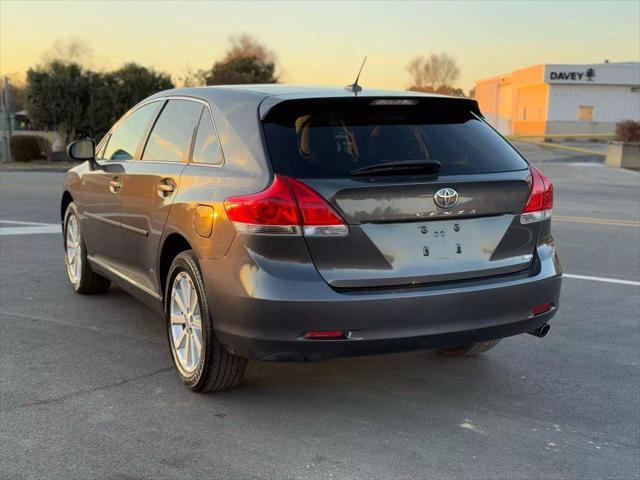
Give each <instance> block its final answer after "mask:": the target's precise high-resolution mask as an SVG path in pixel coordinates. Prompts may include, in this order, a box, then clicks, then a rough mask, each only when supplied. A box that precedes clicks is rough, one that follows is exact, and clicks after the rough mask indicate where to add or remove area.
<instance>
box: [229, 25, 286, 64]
mask: <svg viewBox="0 0 640 480" xmlns="http://www.w3.org/2000/svg"><path fill="white" fill-rule="evenodd" d="M229 41H230V42H231V46H230V47H229V50H227V54H226V55H225V57H224V59H225V61H228V60H237V59H239V58H248V57H254V58H256V59H257V60H259V61H260V62H262V63H265V64H268V63H273V64H275V63H276V55H275V53H273V51H272V50H270V49H269V48H267V47H266V46H265V45H263V44H261V43H260V42H259V41H258V40H256V39H255V38H254V37H252V36H251V35H248V34H246V33H241V34H239V35H232V36H231V37H230V39H229Z"/></svg>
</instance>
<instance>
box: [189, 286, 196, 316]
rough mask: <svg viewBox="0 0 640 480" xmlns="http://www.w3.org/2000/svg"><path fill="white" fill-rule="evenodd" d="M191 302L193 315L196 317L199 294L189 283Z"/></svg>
mask: <svg viewBox="0 0 640 480" xmlns="http://www.w3.org/2000/svg"><path fill="white" fill-rule="evenodd" d="M189 300H190V302H189V307H190V308H191V313H192V314H194V315H195V312H196V308H197V307H198V293H197V292H196V289H195V287H194V286H193V284H192V283H191V282H189Z"/></svg>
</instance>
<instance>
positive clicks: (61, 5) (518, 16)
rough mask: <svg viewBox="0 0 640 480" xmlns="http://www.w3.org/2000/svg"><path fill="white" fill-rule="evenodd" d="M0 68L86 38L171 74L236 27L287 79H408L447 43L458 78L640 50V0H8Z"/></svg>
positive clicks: (21, 67)
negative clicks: (419, 60)
mask: <svg viewBox="0 0 640 480" xmlns="http://www.w3.org/2000/svg"><path fill="white" fill-rule="evenodd" d="M0 18H1V19H0V72H1V73H2V74H3V75H7V74H8V75H11V76H17V77H18V78H20V77H22V78H23V77H24V72H25V71H26V70H27V69H28V68H29V67H30V66H32V65H35V64H38V63H41V62H42V58H43V53H44V52H45V51H47V50H48V49H49V48H50V47H51V45H52V44H53V43H54V41H56V40H58V39H66V38H69V37H73V38H77V39H79V40H81V41H83V42H84V43H86V44H87V46H88V47H89V48H90V50H91V54H90V56H89V59H88V62H87V64H88V65H87V66H89V67H91V68H93V69H97V70H103V69H107V70H108V69H113V68H117V67H119V66H120V65H121V64H122V63H124V62H127V61H134V62H138V63H140V64H143V65H145V66H148V67H154V68H156V69H159V70H163V71H166V72H168V73H170V74H171V75H172V76H173V78H174V82H175V81H177V80H178V78H179V77H180V76H182V75H183V74H184V72H186V71H187V70H189V69H191V70H197V69H199V68H206V67H209V66H211V64H212V63H213V62H214V61H215V60H217V59H219V58H220V57H221V56H222V55H223V54H224V51H225V49H226V47H227V44H228V37H229V36H230V35H233V34H237V33H249V34H251V35H253V36H255V37H256V38H257V39H258V40H260V41H261V42H263V43H265V44H266V45H267V46H269V47H270V48H271V49H272V50H273V51H274V52H276V54H277V57H278V64H279V66H280V71H281V73H282V81H283V82H286V83H296V84H323V85H345V84H347V83H351V82H352V81H353V79H354V76H355V73H356V70H357V69H358V67H359V65H360V62H361V61H362V58H363V57H364V56H365V55H367V56H368V57H369V59H368V61H367V66H366V67H365V70H364V73H363V75H362V78H361V83H362V84H363V85H364V86H369V87H381V88H393V89H404V88H407V87H408V86H410V78H409V74H408V73H407V71H406V66H407V64H408V62H409V61H410V60H411V58H412V57H414V56H416V55H420V54H422V55H428V54H431V53H440V52H446V53H449V54H450V55H452V56H453V57H455V58H456V60H457V62H458V64H459V67H460V71H461V74H460V79H459V81H458V82H457V83H458V85H457V86H459V87H462V88H464V90H465V91H467V90H468V89H469V88H471V87H472V86H473V84H474V81H475V80H477V79H480V78H484V77H488V76H492V75H497V74H500V73H505V72H508V71H511V70H513V69H515V68H519V67H525V66H528V65H533V64H538V63H590V62H601V61H603V60H604V59H605V58H607V59H609V60H610V61H612V62H616V61H631V60H636V61H637V60H639V59H640V2H638V1H637V0H633V1H606V2H605V1H598V2H596V1H593V2H578V1H567V2H552V1H539V2H533V1H531V2H529V1H520V2H506V1H504V2H484V1H469V2H436V1H418V2H392V1H376V2H365V1H359V2H329V1H324V2H321V1H315V2H311V1H309V2H296V1H288V2H280V1H266V2H233V3H231V2H208V1H183V2H177V1H167V0H165V1H157V2H152V1H128V2H120V1H110V2H106V1H86V2H81V1H65V2H63V1H54V0H50V1H44V2H40V1H11V0H0Z"/></svg>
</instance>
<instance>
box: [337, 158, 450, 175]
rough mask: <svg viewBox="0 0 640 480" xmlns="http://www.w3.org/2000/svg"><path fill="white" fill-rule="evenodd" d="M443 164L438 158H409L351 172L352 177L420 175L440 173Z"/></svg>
mask: <svg viewBox="0 0 640 480" xmlns="http://www.w3.org/2000/svg"><path fill="white" fill-rule="evenodd" d="M440 167H442V164H441V163H440V162H439V161H437V160H407V161H404V162H385V163H376V164H375V165H369V166H367V167H362V168H356V169H355V170H351V172H349V174H350V175H351V176H352V177H358V176H365V175H420V174H433V173H438V171H439V170H440Z"/></svg>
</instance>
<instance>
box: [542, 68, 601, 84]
mask: <svg viewBox="0 0 640 480" xmlns="http://www.w3.org/2000/svg"><path fill="white" fill-rule="evenodd" d="M595 78H596V71H595V70H594V69H593V68H587V69H586V70H578V71H557V70H551V71H549V81H552V82H561V81H565V82H593V81H594V80H595Z"/></svg>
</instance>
